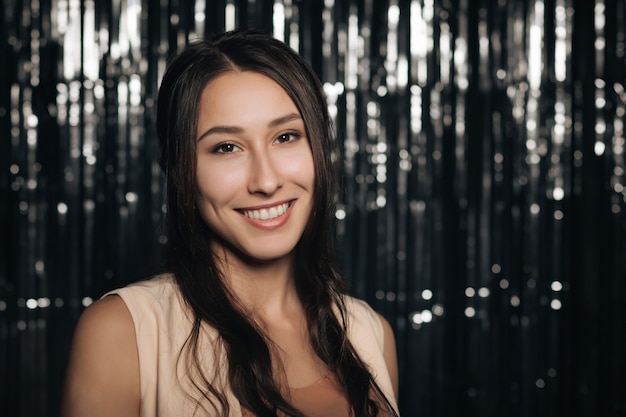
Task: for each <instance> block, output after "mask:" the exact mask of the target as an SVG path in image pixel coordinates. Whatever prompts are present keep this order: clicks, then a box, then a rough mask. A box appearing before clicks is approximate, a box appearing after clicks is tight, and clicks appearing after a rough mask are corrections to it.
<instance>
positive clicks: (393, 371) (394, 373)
mask: <svg viewBox="0 0 626 417" xmlns="http://www.w3.org/2000/svg"><path fill="white" fill-rule="evenodd" d="M377 314H378V313H377ZM378 316H379V317H380V321H381V322H382V324H383V336H384V344H383V356H384V357H385V364H386V365H387V370H388V371H389V376H390V377H391V386H392V387H393V393H394V394H395V396H396V400H397V399H398V357H397V354H396V339H395V337H394V335H393V329H392V328H391V325H390V324H389V322H388V321H387V319H385V318H384V317H383V316H382V315H380V314H378Z"/></svg>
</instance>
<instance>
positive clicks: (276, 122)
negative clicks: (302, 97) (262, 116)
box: [198, 113, 302, 142]
mask: <svg viewBox="0 0 626 417" xmlns="http://www.w3.org/2000/svg"><path fill="white" fill-rule="evenodd" d="M293 120H302V116H300V115H299V114H298V113H289V114H287V115H285V116H281V117H277V118H276V119H273V120H271V121H270V122H269V123H268V124H267V127H270V128H271V127H277V126H280V125H282V124H285V123H289V122H291V121H293ZM242 132H243V128H241V127H239V126H226V125H225V126H213V127H211V128H210V129H208V130H207V131H206V132H204V133H203V134H201V135H200V136H199V137H198V142H200V141H201V140H202V139H204V138H205V137H207V136H209V135H213V134H216V133H228V134H239V133H242Z"/></svg>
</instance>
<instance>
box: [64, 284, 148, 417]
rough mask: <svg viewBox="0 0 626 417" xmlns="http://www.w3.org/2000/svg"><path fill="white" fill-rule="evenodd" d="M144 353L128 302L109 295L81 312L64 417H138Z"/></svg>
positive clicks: (67, 377)
mask: <svg viewBox="0 0 626 417" xmlns="http://www.w3.org/2000/svg"><path fill="white" fill-rule="evenodd" d="M139 405H140V387H139V357H138V354H137V341H136V336H135V327H134V324H133V320H132V317H131V315H130V312H129V311H128V308H127V307H126V304H125V303H124V302H123V301H122V299H121V298H120V297H118V296H109V297H106V298H104V299H102V300H99V301H97V302H95V303H94V304H92V305H91V306H90V307H89V308H87V309H86V310H85V312H84V313H83V314H82V316H81V318H80V320H79V321H78V325H77V326H76V330H75V331H74V338H73V341H72V350H71V353H70V360H69V364H68V369H67V376H66V382H65V389H64V398H63V409H62V413H61V414H62V416H63V417H83V416H90V417H105V416H118V417H131V416H132V417H138V416H139Z"/></svg>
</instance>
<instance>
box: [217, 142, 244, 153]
mask: <svg viewBox="0 0 626 417" xmlns="http://www.w3.org/2000/svg"><path fill="white" fill-rule="evenodd" d="M237 149H238V148H237V145H235V144H232V143H221V144H219V145H217V146H216V147H215V148H213V153H232V152H236V151H237Z"/></svg>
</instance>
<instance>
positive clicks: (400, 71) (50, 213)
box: [0, 0, 626, 417]
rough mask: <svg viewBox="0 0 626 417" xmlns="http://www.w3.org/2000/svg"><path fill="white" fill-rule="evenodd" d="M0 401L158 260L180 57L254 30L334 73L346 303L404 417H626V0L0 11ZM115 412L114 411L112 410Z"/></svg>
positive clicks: (120, 2) (42, 402)
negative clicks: (389, 377)
mask: <svg viewBox="0 0 626 417" xmlns="http://www.w3.org/2000/svg"><path fill="white" fill-rule="evenodd" d="M0 10H2V12H0V13H2V14H1V16H2V21H1V23H0V41H1V42H0V44H1V46H2V49H1V51H0V201H1V204H0V217H1V218H2V222H1V223H0V415H6V416H44V417H45V416H55V415H57V414H58V412H57V410H58V404H59V394H60V387H61V384H62V380H63V373H64V368H65V364H66V360H67V354H68V346H69V342H70V338H71V333H72V330H73V326H74V324H75V320H76V319H77V317H78V315H79V314H80V312H81V311H82V309H83V308H84V307H85V306H87V305H89V304H90V303H91V302H92V300H94V299H96V298H97V297H99V296H100V295H101V294H103V293H104V292H105V291H106V290H108V289H111V288H113V287H117V286H120V285H124V284H126V283H128V282H131V281H134V280H137V279H140V278H142V277H145V276H146V275H147V274H149V273H151V272H152V271H154V270H156V268H157V267H158V266H159V263H160V260H161V259H160V256H161V250H162V244H163V243H164V242H165V241H166V236H164V235H163V228H162V226H161V221H162V213H163V212H162V204H163V196H162V191H163V189H162V178H161V174H160V172H159V169H158V167H157V165H156V162H155V131H154V121H155V120H154V113H155V100H156V94H157V88H158V85H159V80H160V78H161V76H162V73H163V70H164V67H165V63H166V59H167V57H168V56H169V55H170V54H171V53H173V52H174V51H175V50H176V49H177V48H178V47H180V46H182V45H184V44H185V43H186V42H188V41H189V40H190V39H193V38H198V37H203V36H206V35H209V34H212V33H216V32H221V31H223V30H225V29H234V28H247V27H253V28H257V29H261V30H265V31H269V32H271V33H273V34H274V36H275V37H277V38H280V39H283V40H285V41H286V42H287V43H288V44H289V45H291V46H292V47H293V48H294V49H296V50H298V51H299V52H300V53H301V54H302V55H304V56H305V57H306V58H307V59H308V60H309V61H310V62H311V63H312V64H313V66H314V68H315V69H316V71H317V72H318V74H319V76H320V78H321V79H322V82H323V83H324V87H325V90H326V93H327V95H328V104H329V109H330V111H331V114H332V116H333V118H334V120H335V124H336V128H337V140H338V141H339V145H340V148H341V151H342V153H341V155H339V156H338V162H339V163H340V164H341V167H342V172H343V179H342V193H341V194H340V195H339V196H338V205H337V212H336V217H337V234H338V238H339V247H338V252H339V256H340V260H341V268H342V271H343V273H344V274H345V277H346V280H347V281H348V283H349V284H350V292H351V293H352V294H355V295H357V296H359V297H362V298H365V299H367V300H368V301H369V302H370V303H371V304H372V305H373V306H374V307H375V308H376V309H377V310H378V311H380V312H381V313H383V314H385V315H386V316H387V317H388V318H389V320H390V321H391V323H392V324H393V325H394V327H395V331H396V336H397V343H398V353H399V361H400V371H401V401H400V403H401V410H402V414H403V416H405V417H408V416H459V415H464V416H481V417H484V416H487V417H490V416H493V417H495V416H524V417H526V416H529V417H530V416H533V417H535V416H557V415H558V416H600V415H602V416H624V415H626V399H625V398H626V396H624V392H626V380H625V376H624V375H625V373H626V359H625V355H624V352H626V342H625V336H624V335H625V330H624V328H625V324H626V320H625V319H626V307H624V299H625V298H626V244H625V243H626V241H625V238H624V231H625V228H626V203H625V201H626V190H625V188H624V183H625V180H626V174H625V169H626V167H625V161H624V145H625V144H624V121H625V113H626V91H625V87H624V82H625V64H626V61H625V57H624V53H625V42H626V21H625V19H626V2H625V1H624V0H614V1H612V0H595V1H593V0H589V1H587V0H577V1H575V0H549V1H548V0H546V1H542V0H525V1H505V0H454V1H453V0H442V1H435V0H413V1H400V0H389V1H374V0H358V1H357V0H344V1H340V0H334V1H333V0H324V1H321V0H320V1H314V0H275V1H270V0H256V1H255V0H247V1H246V0H220V1H210V0H196V1H182V0H160V1H159V0H106V1H104V0H103V1H100V0H98V1H95V0H84V1H78V0H50V1H43V0H42V1H38V0H33V1H30V2H28V1H18V0H0ZM112 400H114V399H112Z"/></svg>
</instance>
